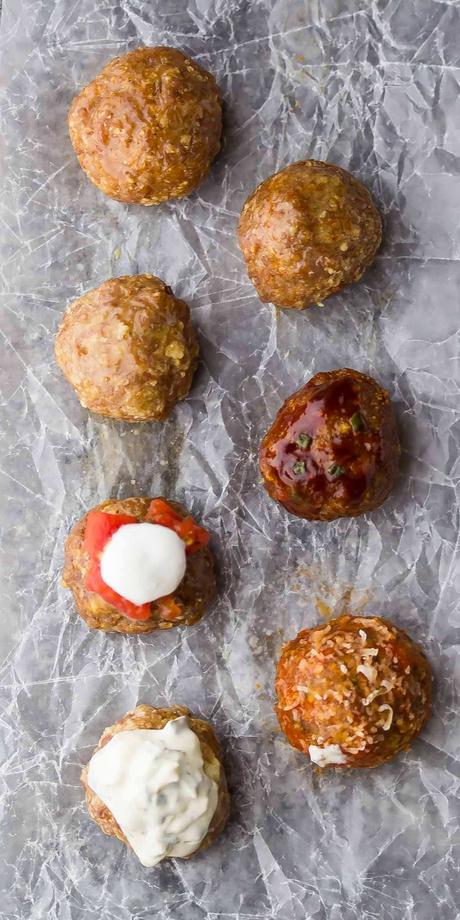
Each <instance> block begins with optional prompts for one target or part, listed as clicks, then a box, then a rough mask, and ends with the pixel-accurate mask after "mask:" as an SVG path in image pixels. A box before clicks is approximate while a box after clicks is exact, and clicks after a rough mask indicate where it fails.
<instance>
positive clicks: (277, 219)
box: [239, 160, 382, 310]
mask: <svg viewBox="0 0 460 920" xmlns="http://www.w3.org/2000/svg"><path fill="white" fill-rule="evenodd" d="M239 240H240V246H241V249H242V252H243V255H244V258H245V259H246V266H247V271H248V274H249V277H250V279H251V281H252V283H253V284H254V285H255V287H256V290H257V293H258V295H259V297H260V299H261V300H263V301H270V302H271V303H274V304H275V305H276V306H279V307H293V308H294V309H296V310H303V309H305V307H310V306H312V304H316V303H320V302H321V301H323V300H324V299H325V298H326V297H329V296H330V295H331V294H335V293H336V292H337V291H340V290H341V288H343V287H345V285H347V284H351V282H352V281H357V280H358V278H360V277H361V275H362V274H363V272H364V271H365V269H366V268H367V267H368V266H369V265H370V264H371V262H372V260H373V258H374V255H375V253H376V251H377V249H378V247H379V246H380V243H381V240H382V223H381V220H380V216H379V213H378V211H377V209H376V208H375V207H374V204H373V203H372V199H371V196H370V194H369V192H368V191H367V189H366V188H365V187H364V185H362V184H361V182H359V181H358V180H357V179H354V178H353V176H351V175H350V173H348V172H347V171H346V170H345V169H340V167H339V166H334V165H333V164H332V163H322V162H321V161H319V160H304V161H303V162H300V163H293V164H292V166H288V167H287V168H286V169H282V170H281V172H278V173H275V175H274V176H270V178H269V179H266V180H265V182H262V184H261V185H259V186H258V188H256V190H255V191H254V192H253V193H252V195H250V196H249V198H248V200H247V201H246V204H245V205H244V208H243V210H242V213H241V218H240V224H239Z"/></svg>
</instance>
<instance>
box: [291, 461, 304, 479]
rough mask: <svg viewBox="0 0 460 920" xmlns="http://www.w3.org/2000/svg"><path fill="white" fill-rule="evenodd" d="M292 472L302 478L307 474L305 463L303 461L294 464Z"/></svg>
mask: <svg viewBox="0 0 460 920" xmlns="http://www.w3.org/2000/svg"><path fill="white" fill-rule="evenodd" d="M292 470H293V472H294V473H295V474H296V476H301V475H302V473H305V463H304V462H303V460H297V461H296V463H294V466H293V467H292Z"/></svg>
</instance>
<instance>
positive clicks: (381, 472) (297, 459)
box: [260, 368, 399, 520]
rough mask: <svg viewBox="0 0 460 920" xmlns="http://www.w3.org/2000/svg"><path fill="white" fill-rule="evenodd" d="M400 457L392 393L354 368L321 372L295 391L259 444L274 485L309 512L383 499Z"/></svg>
mask: <svg viewBox="0 0 460 920" xmlns="http://www.w3.org/2000/svg"><path fill="white" fill-rule="evenodd" d="M398 459H399V444H398V437H397V432H396V426H395V421H394V416H393V411H392V408H391V404H390V398H389V396H388V393H387V392H386V391H385V390H383V389H382V388H381V387H380V386H379V385H378V384H377V383H376V381H375V380H373V379H372V378H371V377H367V376H366V375H364V374H360V373H358V371H354V370H351V369H348V368H344V369H342V370H337V371H330V372H328V373H320V374H317V375H316V376H315V377H313V378H312V379H311V380H310V381H309V382H308V383H307V384H306V385H305V386H304V387H302V389H301V390H298V391H297V392H296V393H294V394H293V395H292V396H291V397H289V399H288V400H287V401H286V402H285V403H284V405H283V406H282V407H281V409H280V411H279V412H278V415H277V416H276V419H275V421H274V423H273V425H272V427H271V428H270V430H269V431H268V432H267V434H266V435H265V437H264V439H263V441H262V444H261V449H260V468H261V472H262V475H263V477H264V484H265V488H266V489H267V491H268V493H269V494H270V495H271V496H272V498H274V499H276V500H277V501H279V502H280V503H281V504H282V505H283V506H284V507H285V508H286V509H287V510H288V511H290V512H291V513H292V514H296V515H298V516H299V517H305V518H308V519H310V520H333V519H334V518H337V517H343V516H355V515H357V514H363V513H365V512H366V511H370V510H372V509H374V508H376V507H378V506H379V505H380V504H381V503H382V502H383V501H384V500H385V498H386V497H387V495H388V493H389V492H390V490H391V488H392V485H393V482H394V479H395V476H396V473H397V466H398Z"/></svg>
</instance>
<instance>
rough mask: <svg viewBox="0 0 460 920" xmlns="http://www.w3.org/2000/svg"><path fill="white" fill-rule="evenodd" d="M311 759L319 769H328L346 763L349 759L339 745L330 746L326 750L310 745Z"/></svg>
mask: <svg viewBox="0 0 460 920" xmlns="http://www.w3.org/2000/svg"><path fill="white" fill-rule="evenodd" d="M308 753H309V754H310V759H311V760H312V761H313V763H316V764H317V765H318V767H328V766H329V765H332V764H341V763H346V762H347V758H346V757H345V754H344V753H343V751H342V748H341V747H340V745H338V744H329V745H328V746H327V747H325V748H321V747H318V746H317V745H316V744H310V747H309V748H308Z"/></svg>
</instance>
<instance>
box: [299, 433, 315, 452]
mask: <svg viewBox="0 0 460 920" xmlns="http://www.w3.org/2000/svg"><path fill="white" fill-rule="evenodd" d="M312 443H313V438H312V437H310V435H309V434H304V433H301V434H299V436H298V438H297V441H296V444H297V446H298V447H303V448H304V449H305V450H308V448H309V447H310V446H311V444H312Z"/></svg>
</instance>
